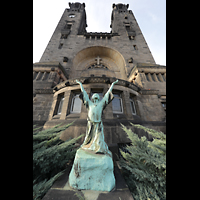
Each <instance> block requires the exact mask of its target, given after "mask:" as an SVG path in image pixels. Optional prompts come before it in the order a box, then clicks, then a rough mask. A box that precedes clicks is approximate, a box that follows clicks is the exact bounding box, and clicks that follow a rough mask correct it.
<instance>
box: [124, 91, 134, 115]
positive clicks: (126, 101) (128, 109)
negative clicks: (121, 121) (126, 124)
mask: <svg viewBox="0 0 200 200" xmlns="http://www.w3.org/2000/svg"><path fill="white" fill-rule="evenodd" d="M123 93H124V94H123V99H122V101H123V102H122V103H123V104H124V105H123V108H124V114H125V115H126V116H127V117H128V118H131V119H132V118H133V115H132V112H131V105H130V94H129V92H128V91H124V92H123Z"/></svg>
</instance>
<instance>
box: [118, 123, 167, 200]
mask: <svg viewBox="0 0 200 200" xmlns="http://www.w3.org/2000/svg"><path fill="white" fill-rule="evenodd" d="M121 125H122V124H121ZM131 125H132V126H133V127H136V128H139V129H143V130H144V131H147V132H148V134H150V135H152V137H153V140H152V141H148V140H147V138H146V137H145V136H143V137H141V138H139V137H138V135H137V134H135V133H134V132H133V131H132V130H131V129H127V128H126V127H125V126H124V125H122V129H123V130H124V131H125V132H126V133H127V135H128V138H129V139H130V140H131V144H130V146H128V145H127V146H126V147H125V149H126V151H125V152H124V151H122V150H121V149H120V153H121V155H122V157H121V158H120V161H119V163H120V166H121V168H122V175H123V176H124V179H125V181H126V183H127V185H128V187H129V189H130V191H131V193H132V195H133V198H134V200H144V199H146V200H165V199H166V135H165V134H164V133H162V132H159V131H155V130H153V129H149V128H146V127H143V126H141V125H134V124H132V123H131Z"/></svg>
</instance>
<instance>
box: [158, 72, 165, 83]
mask: <svg viewBox="0 0 200 200" xmlns="http://www.w3.org/2000/svg"><path fill="white" fill-rule="evenodd" d="M158 77H159V79H160V81H161V82H164V80H163V77H162V75H161V74H160V73H159V74H158Z"/></svg>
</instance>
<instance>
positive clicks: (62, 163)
mask: <svg viewBox="0 0 200 200" xmlns="http://www.w3.org/2000/svg"><path fill="white" fill-rule="evenodd" d="M72 123H73V122H72ZM72 123H71V124H67V125H63V126H60V125H61V124H58V125H56V126H54V127H53V128H50V129H46V130H41V131H39V128H36V129H34V132H33V180H34V181H33V199H35V200H38V199H40V198H42V197H43V196H44V194H45V193H46V192H47V191H48V189H49V188H50V187H51V185H52V184H53V182H54V181H55V180H56V179H57V178H58V177H59V176H61V175H62V174H63V173H62V172H61V171H62V170H64V169H67V167H68V166H69V165H68V164H69V162H70V161H72V160H73V159H74V156H75V154H76V150H77V148H76V147H75V145H74V144H75V143H76V142H77V141H78V140H79V139H80V138H81V137H83V135H81V136H79V137H77V138H73V139H70V140H67V141H62V140H61V139H60V135H61V133H62V131H64V130H65V129H66V128H68V127H69V126H70V125H72Z"/></svg>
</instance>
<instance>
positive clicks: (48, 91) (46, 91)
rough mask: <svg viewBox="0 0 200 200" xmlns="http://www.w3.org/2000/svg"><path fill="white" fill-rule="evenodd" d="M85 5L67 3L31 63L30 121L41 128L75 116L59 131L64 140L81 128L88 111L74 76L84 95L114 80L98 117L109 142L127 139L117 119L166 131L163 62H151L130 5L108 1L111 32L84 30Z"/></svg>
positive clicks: (103, 89)
mask: <svg viewBox="0 0 200 200" xmlns="http://www.w3.org/2000/svg"><path fill="white" fill-rule="evenodd" d="M85 6H86V5H85V4H84V3H69V8H66V9H65V10H64V13H63V15H62V17H61V19H60V21H59V23H58V25H57V27H56V29H55V31H54V33H53V35H52V37H51V39H50V41H49V43H48V45H47V47H46V49H45V51H44V53H43V55H42V57H41V59H40V61H39V62H38V63H34V64H33V124H39V125H43V128H44V129H46V128H50V127H53V126H55V125H57V124H60V123H62V124H68V123H71V122H72V121H75V122H74V123H73V125H72V126H70V127H69V128H68V129H66V131H65V132H63V133H62V135H61V138H62V139H63V140H66V139H69V138H73V137H77V136H79V135H81V134H83V133H85V131H86V125H87V120H86V119H87V110H86V108H85V106H84V105H83V103H82V102H81V100H80V99H79V95H80V92H81V91H80V86H79V85H78V84H77V83H76V79H77V80H79V81H81V82H82V84H83V87H84V88H85V90H86V92H87V93H88V95H89V97H91V96H92V94H93V93H98V94H99V95H100V97H103V95H104V94H105V93H106V91H107V90H108V88H109V87H110V84H111V83H112V82H113V81H115V80H116V79H118V80H119V82H118V83H117V84H116V85H115V86H114V89H113V94H114V97H115V98H114V100H113V101H112V102H111V103H110V104H109V105H108V106H107V107H106V109H105V110H104V113H103V117H102V118H103V124H104V134H105V141H106V143H107V144H108V146H110V147H111V146H112V145H118V144H123V143H128V142H129V140H128V138H127V137H126V134H125V133H124V132H123V130H122V129H121V125H120V123H122V124H124V125H126V126H130V122H132V123H135V124H141V125H143V126H146V127H149V128H153V129H156V130H161V131H163V132H164V133H165V125H166V66H162V65H158V64H156V63H155V61H154V58H153V56H152V54H151V52H150V49H149V47H148V45H147V42H146V41H145V38H144V36H143V34H142V32H141V30H140V28H139V25H138V22H137V21H136V18H135V16H134V14H133V12H132V11H131V10H128V7H129V5H128V4H127V5H126V4H113V5H112V6H113V10H112V13H111V25H110V26H111V28H112V30H111V32H110V33H104V32H87V31H86V27H87V21H86V11H85ZM135 132H137V134H138V135H142V134H145V133H144V132H141V131H140V130H135ZM147 137H148V138H149V139H151V138H150V136H149V135H147Z"/></svg>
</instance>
